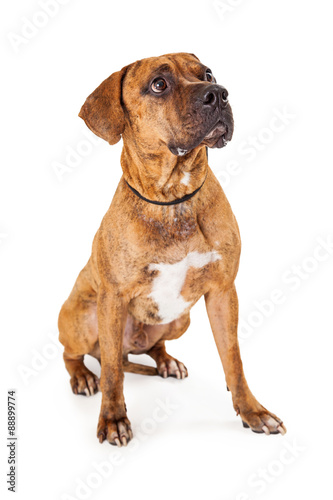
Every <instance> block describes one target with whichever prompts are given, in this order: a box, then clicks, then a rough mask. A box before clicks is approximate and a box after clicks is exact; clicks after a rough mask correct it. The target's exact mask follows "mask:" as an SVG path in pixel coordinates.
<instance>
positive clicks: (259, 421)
mask: <svg viewBox="0 0 333 500" xmlns="http://www.w3.org/2000/svg"><path fill="white" fill-rule="evenodd" d="M236 411H237V410H236ZM237 413H239V414H240V416H241V419H242V422H243V427H246V428H250V429H251V430H252V431H253V432H256V433H260V434H261V433H265V434H267V435H269V434H282V435H284V434H285V433H286V432H287V429H286V428H285V426H284V425H283V422H282V420H280V419H279V418H278V417H277V416H276V415H274V413H270V412H269V411H268V410H266V408H264V407H263V406H261V405H260V404H259V403H257V404H256V405H255V406H254V408H252V409H249V408H246V409H245V410H243V411H242V409H239V410H238V411H237Z"/></svg>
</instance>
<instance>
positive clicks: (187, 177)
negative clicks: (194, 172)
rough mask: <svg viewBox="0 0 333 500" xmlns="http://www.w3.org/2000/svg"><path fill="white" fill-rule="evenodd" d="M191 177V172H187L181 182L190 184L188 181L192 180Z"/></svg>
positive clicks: (186, 184)
mask: <svg viewBox="0 0 333 500" xmlns="http://www.w3.org/2000/svg"><path fill="white" fill-rule="evenodd" d="M190 177H191V174H190V172H185V173H184V175H183V177H182V180H181V181H180V182H181V183H182V184H185V186H188V183H189V182H190Z"/></svg>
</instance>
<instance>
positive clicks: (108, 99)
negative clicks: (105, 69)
mask: <svg viewBox="0 0 333 500" xmlns="http://www.w3.org/2000/svg"><path fill="white" fill-rule="evenodd" d="M127 69H128V66H125V67H124V68H123V69H122V70H120V71H117V72H116V73H113V74H112V75H111V76H109V78H107V79H106V80H104V82H102V83H101V84H100V86H99V87H97V89H96V90H94V92H93V93H92V94H90V96H89V97H87V99H86V102H85V103H84V105H83V106H82V108H81V111H80V113H79V117H80V118H82V119H83V120H84V121H85V123H86V125H87V126H88V127H89V128H90V130H92V131H93V132H94V134H96V135H98V136H99V137H101V138H102V139H104V140H105V141H107V142H108V143H109V144H116V143H117V142H118V141H120V138H121V134H122V133H123V132H124V128H125V116H124V111H123V107H122V102H121V101H122V84H123V80H124V77H125V75H126V71H127Z"/></svg>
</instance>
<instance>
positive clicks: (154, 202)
mask: <svg viewBox="0 0 333 500" xmlns="http://www.w3.org/2000/svg"><path fill="white" fill-rule="evenodd" d="M206 178H207V175H206V177H205V179H204V181H203V183H202V184H201V186H199V187H198V188H197V189H195V191H193V192H192V193H189V194H186V195H185V196H183V197H182V198H176V199H175V200H172V201H156V200H149V199H148V198H145V197H144V196H142V194H140V193H139V191H137V190H136V189H134V187H132V186H131V185H130V184H129V183H128V182H127V180H126V179H124V180H125V182H126V184H127V186H128V187H129V188H130V189H131V191H133V193H134V194H135V195H136V196H138V197H139V198H141V200H144V201H146V202H147V203H152V204H153V205H163V206H165V205H178V204H179V203H183V202H184V201H187V200H189V199H190V198H192V197H193V196H194V195H195V194H197V192H198V191H199V190H200V189H201V188H202V186H203V185H204V184H205V180H206Z"/></svg>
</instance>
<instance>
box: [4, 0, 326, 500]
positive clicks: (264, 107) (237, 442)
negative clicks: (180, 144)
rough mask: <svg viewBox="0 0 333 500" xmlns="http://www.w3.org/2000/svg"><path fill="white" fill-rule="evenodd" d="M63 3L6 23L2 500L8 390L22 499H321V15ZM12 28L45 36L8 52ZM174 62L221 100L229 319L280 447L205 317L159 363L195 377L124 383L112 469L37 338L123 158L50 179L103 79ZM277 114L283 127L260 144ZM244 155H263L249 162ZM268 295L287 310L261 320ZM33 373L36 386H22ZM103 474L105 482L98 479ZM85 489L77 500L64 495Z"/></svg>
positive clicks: (26, 8)
mask: <svg viewBox="0 0 333 500" xmlns="http://www.w3.org/2000/svg"><path fill="white" fill-rule="evenodd" d="M63 4H64V5H61V6H59V9H58V12H56V13H55V15H54V16H53V17H52V18H51V17H46V19H45V16H44V17H43V16H42V17H41V16H40V15H39V14H38V13H40V12H41V11H42V9H41V7H40V5H39V3H38V1H34V0H29V1H26V0H25V1H23V0H20V1H16V2H9V1H7V2H3V3H2V6H1V19H2V49H1V50H2V57H1V60H2V72H1V73H2V78H1V83H2V92H1V125H2V132H1V137H2V148H1V185H0V186H1V187H0V189H1V212H0V235H1V237H0V243H1V244H0V256H1V285H2V286H1V297H0V301H1V323H2V325H1V364H2V370H3V371H2V373H3V375H2V380H1V382H2V390H1V403H2V407H1V442H0V448H1V453H0V456H1V488H3V490H4V491H5V493H6V495H8V498H12V496H10V495H12V493H9V492H7V491H6V485H5V481H6V477H5V476H6V472H7V469H8V465H7V450H6V392H7V390H8V389H9V388H16V390H17V408H18V437H19V439H18V486H17V494H16V498H18V499H24V500H25V499H27V498H34V499H36V500H41V499H43V500H44V499H45V498H47V499H50V500H51V499H52V500H53V499H59V500H60V499H63V500H64V499H71V500H73V498H89V499H90V498H91V499H96V500H98V499H103V500H104V499H106V498H118V499H120V498H121V499H123V498H124V499H131V498H147V499H155V498H158V499H161V500H162V499H163V500H164V499H168V500H169V499H170V498H176V499H178V498H194V499H199V498H209V499H213V500H235V499H238V500H241V499H242V500H245V499H249V498H250V499H256V498H260V497H262V498H265V499H269V500H275V499H276V500H277V499H279V500H280V499H281V498H287V499H289V498H290V499H291V498H295V497H296V498H309V499H310V498H311V499H312V498H323V497H324V498H326V497H329V496H330V494H331V490H332V482H331V477H330V476H331V465H332V464H331V452H330V451H329V450H331V449H332V431H331V426H332V390H331V380H332V379H331V376H332V375H331V369H330V368H331V348H332V270H333V255H332V250H331V253H329V252H327V251H325V250H323V249H322V250H320V253H317V250H318V248H317V247H318V241H320V240H318V238H322V240H324V241H326V240H327V238H330V237H331V238H332V237H333V228H332V208H333V206H332V205H333V203H332V180H333V179H332V83H333V82H332V73H331V66H332V64H331V62H332V37H331V19H332V10H331V8H330V7H331V5H330V2H329V1H328V0H327V1H318V2H313V1H304V0H302V1H301V0H295V1H293V2H290V0H279V1H270V2H267V1H265V0H246V1H245V0H244V1H241V0H238V1H237V0H226V1H225V2H221V3H220V8H217V7H216V6H214V3H213V2H212V1H205V2H204V1H203V0H186V1H180V0H169V1H168V2H156V0H154V1H149V0H146V1H133V0H131V1H126V2H120V1H118V2H115V1H112V2H111V1H109V2H107V1H101V0H95V1H90V2H89V1H87V0H70V1H68V2H67V4H66V2H65V1H63ZM224 11H225V12H224ZM25 18H26V19H28V20H29V21H32V20H34V21H35V22H36V23H37V24H38V23H39V24H40V23H42V24H43V23H44V24H45V25H44V26H43V27H39V28H36V29H35V30H34V32H33V33H32V34H30V39H27V38H26V43H23V42H22V43H19V44H18V46H17V47H16V49H17V50H15V48H14V46H13V42H11V41H10V39H9V38H8V34H10V33H11V35H10V36H11V39H12V40H13V34H15V35H20V36H21V35H22V30H23V29H24V26H25V25H26V23H27V21H26V20H25ZM30 33H31V27H30ZM180 51H187V52H193V53H195V54H196V55H197V56H198V57H199V58H200V59H201V61H202V62H203V63H204V64H206V65H207V66H209V67H211V68H212V70H213V72H214V74H215V76H216V78H217V80H218V82H219V83H221V84H223V85H225V86H226V87H227V89H228V90H229V93H230V102H231V105H232V107H233V111H234V117H235V134H234V139H233V141H232V142H231V143H230V144H229V145H228V147H227V148H226V149H223V150H214V151H210V154H209V160H210V165H211V167H212V168H213V170H214V172H215V174H216V175H217V176H218V177H219V179H220V181H221V183H222V186H223V187H224V189H225V192H226V194H227V196H228V199H229V201H230V203H231V206H232V208H233V211H234V213H235V215H236V217H237V220H238V222H239V226H240V231H241V236H242V242H243V248H242V258H241V265H240V270H239V274H238V277H237V281H236V285H237V289H238V293H239V300H240V316H241V318H242V321H243V322H244V323H243V324H245V322H246V324H247V325H249V324H250V322H252V323H253V324H254V321H257V326H255V327H253V326H252V327H250V326H248V329H247V334H246V335H247V339H246V340H244V341H243V343H242V345H241V351H242V357H243V361H244V366H245V373H246V376H247V379H248V382H249V385H250V387H251V389H252V391H253V392H254V394H255V396H256V397H257V398H258V399H259V401H260V402H261V403H262V404H263V405H264V406H266V407H267V408H268V409H270V410H271V411H273V412H274V413H276V414H278V415H279V416H280V417H281V418H282V419H283V420H284V422H285V424H286V426H287V428H288V433H287V435H286V436H285V437H282V436H269V437H267V436H265V435H257V434H254V433H252V432H250V431H249V430H246V429H243V428H242V425H241V421H240V418H239V417H236V416H235V414H234V411H233V408H232V404H231V396H230V394H229V393H227V392H226V390H225V382H224V375H223V371H222V368H221V365H220V360H219V357H218V354H217V350H216V347H215V345H214V341H213V337H212V334H211V331H210V328H209V324H208V320H207V317H206V312H205V308H204V304H203V301H200V302H199V303H198V304H197V305H196V306H195V308H194V309H193V311H192V315H191V317H192V324H191V327H190V329H189V330H188V332H187V333H186V335H184V336H183V338H181V339H179V340H177V341H174V342H172V343H170V346H169V352H170V353H171V354H172V355H174V356H176V357H178V358H179V359H181V360H182V361H184V362H185V364H186V365H187V367H188V369H189V378H188V379H187V380H185V381H178V380H173V379H172V380H169V379H167V380H163V379H161V378H157V377H156V378H149V377H142V376H139V375H126V377H125V396H126V402H127V407H128V412H129V417H130V419H131V421H132V425H133V429H134V432H135V434H136V436H137V441H136V446H135V448H134V446H133V447H132V448H131V447H128V448H127V449H121V450H120V451H118V450H117V449H116V448H114V447H111V446H109V445H108V444H107V443H104V444H103V445H100V444H99V443H98V440H97V438H96V425H97V418H98V413H99V407H100V400H101V395H100V394H98V395H96V396H94V397H92V398H89V399H85V398H83V397H78V396H74V395H73V394H72V393H71V391H70V386H69V377H68V374H67V372H66V371H65V368H64V365H63V361H62V352H61V348H60V345H59V344H56V341H52V340H51V338H50V335H51V337H52V336H53V337H56V335H57V315H58V312H59V309H60V307H61V304H62V302H63V301H64V300H65V299H66V297H67V296H68V294H69V292H70V290H71V288H72V286H73V284H74V281H75V279H76V276H77V274H78V272H79V271H80V269H81V268H82V267H83V266H84V264H85V263H86V261H87V259H88V257H89V254H90V248H91V242H92V239H93V236H94V234H95V232H96V230H97V228H98V226H99V223H100V221H101V219H102V217H103V215H104V213H105V212H106V210H107V209H108V207H109V204H110V202H111V199H112V196H113V193H114V191H115V189H116V186H117V183H118V181H119V179H120V176H121V168H120V164H119V157H120V151H121V143H119V144H118V145H116V146H113V147H110V146H109V145H108V144H106V143H99V144H98V145H94V146H92V147H91V151H90V152H89V154H87V155H86V156H85V157H82V156H81V161H80V162H78V165H77V166H76V168H74V169H72V170H71V171H70V172H66V174H65V175H63V176H62V178H61V180H60V179H59V176H57V175H56V173H55V170H54V165H55V162H59V163H62V164H65V163H66V154H67V153H68V151H69V149H68V148H74V149H75V148H77V147H78V143H80V141H82V140H86V136H85V135H84V133H85V132H86V130H87V129H86V127H85V125H84V123H83V122H82V121H81V120H80V119H79V118H78V116H77V114H78V112H79V110H80V107H81V105H82V104H83V102H84V100H85V98H86V97H87V96H88V95H89V94H90V93H91V92H92V90H94V89H95V88H96V87H97V86H98V85H99V83H101V81H102V80H103V79H104V78H106V77H107V76H108V75H109V74H111V73H112V72H114V71H117V70H119V69H120V68H121V67H123V66H124V65H126V64H128V63H131V62H133V61H135V60H137V59H141V58H143V57H148V56H152V55H160V54H163V53H168V52H180ZM276 110H277V111H278V113H279V112H280V113H282V112H284V113H287V114H288V115H289V118H288V119H287V120H285V121H287V122H288V123H285V124H284V126H283V123H282V122H279V123H280V126H281V127H280V128H281V130H280V131H279V132H277V131H275V132H270V131H269V130H268V131H267V128H269V127H270V124H271V123H272V122H271V120H272V118H273V117H274V116H275V115H276ZM281 123H282V125H281ZM87 136H89V133H88V132H87ZM90 137H91V140H93V138H92V137H93V136H92V134H90ZM251 137H252V139H251ZM253 137H254V138H255V140H257V141H259V142H258V144H259V147H260V151H259V150H258V149H254V151H253V153H251V154H250V153H249V152H248V153H244V148H245V149H246V148H248V145H247V143H248V141H252V140H253ZM263 141H264V142H265V141H266V142H265V143H264V142H263ZM244 143H245V144H244ZM79 160H80V158H79ZM231 161H233V162H236V170H234V171H232V175H231V174H230V173H229V174H228V172H227V169H228V168H229V172H230V163H229V162H231ZM316 248H317V250H316ZM314 255H315V257H313V256H314ZM318 259H320V261H319V260H318ZM293 266H300V268H299V269H300V272H301V273H302V275H301V276H302V277H301V278H298V281H297V279H294V278H293V279H292V276H293V273H294V272H299V270H298V271H297V270H296V268H293ZM274 289H279V290H280V291H281V292H280V294H281V297H282V299H281V302H283V303H280V304H276V305H272V303H270V305H269V304H268V303H267V300H270V295H271V293H272V291H273V290H274ZM256 301H257V302H256ZM265 301H266V302H265ZM258 302H260V303H261V304H263V303H264V305H265V307H266V311H268V313H266V317H264V316H263V314H262V313H260V312H259V314H258ZM260 307H261V306H260V305H259V308H260ZM244 328H245V327H244ZM244 331H245V329H244ZM249 332H250V333H249ZM243 336H244V335H243ZM47 358H48V359H47ZM142 361H144V362H147V363H149V360H148V359H143V360H142ZM89 366H91V367H93V368H94V369H96V370H98V368H97V366H96V365H95V364H94V361H91V362H89ZM27 368H29V369H30V370H34V371H31V372H29V374H28V375H26V376H25V377H24V376H23V375H22V373H23V372H22V370H27ZM166 398H167V399H168V400H169V401H170V402H171V403H172V404H173V405H174V409H173V410H171V411H170V413H171V414H170V415H167V414H165V413H164V416H165V417H166V418H165V419H163V420H164V421H163V422H156V419H155V420H154V418H155V417H154V415H155V416H156V415H157V413H156V412H157V410H156V408H157V407H158V402H157V400H160V401H162V402H165V400H166ZM162 414H163V412H162V411H159V413H158V415H160V416H161V415H162ZM290 449H293V450H294V451H293V452H291V451H290ZM102 462H107V463H108V464H109V469H110V470H109V475H108V477H105V478H103V479H102V478H101V476H100V475H96V464H97V467H98V465H100V464H101V463H102ZM112 463H113V464H114V465H113V469H112V470H111V467H112V465H111V464H112ZM94 464H95V465H94ZM104 465H105V464H104ZM105 470H106V465H105ZM79 480H80V481H83V482H84V484H86V485H87V483H88V484H89V483H90V490H88V489H86V490H85V491H84V490H83V489H82V488H81V490H77V491H76V488H77V485H78V484H79V483H78V481H79ZM94 481H95V482H94ZM80 484H81V485H82V483H80ZM6 498H7V496H6Z"/></svg>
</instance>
